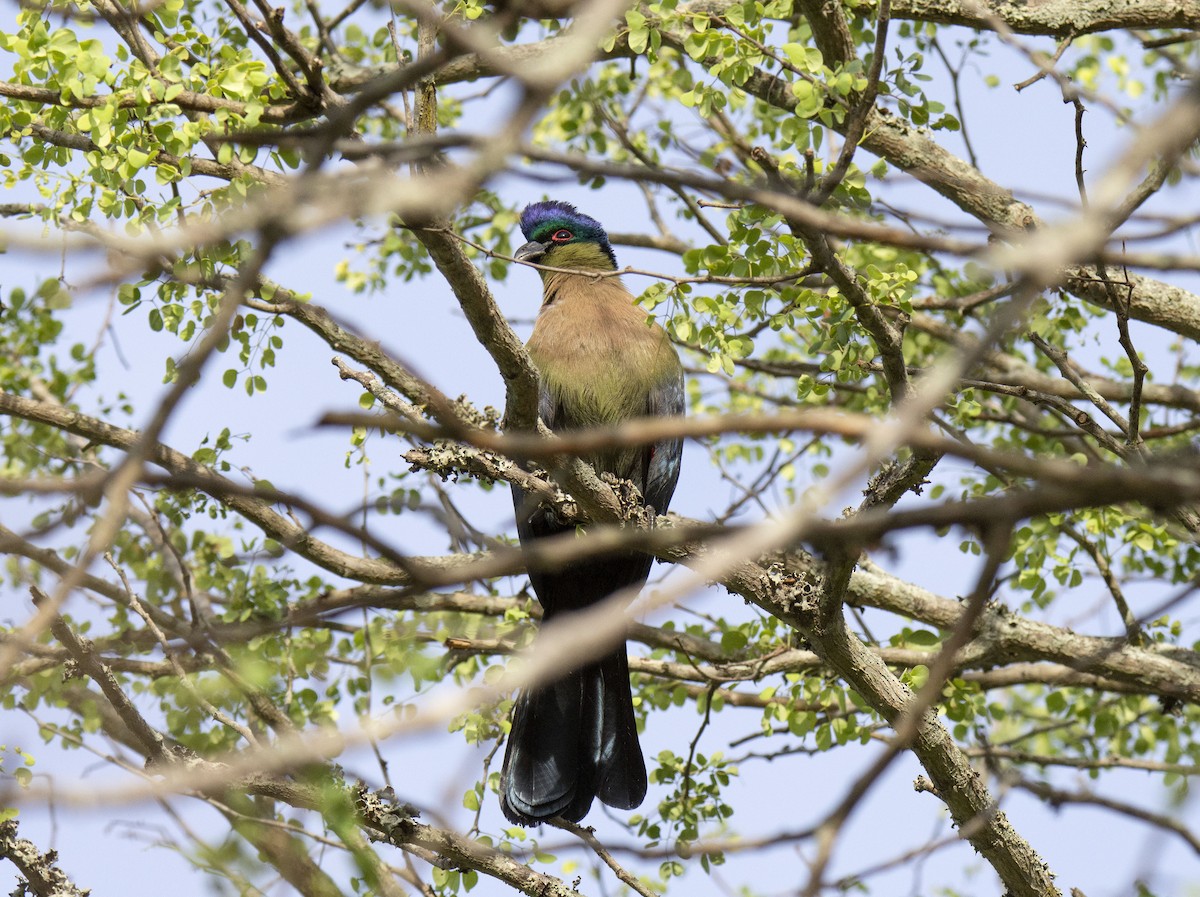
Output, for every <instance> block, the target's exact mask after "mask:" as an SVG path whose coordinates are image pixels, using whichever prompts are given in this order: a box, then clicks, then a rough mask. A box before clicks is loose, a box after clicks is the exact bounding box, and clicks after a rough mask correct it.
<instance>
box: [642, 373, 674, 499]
mask: <svg viewBox="0 0 1200 897" xmlns="http://www.w3.org/2000/svg"><path fill="white" fill-rule="evenodd" d="M683 410H684V397H683V369H682V368H680V369H679V370H678V372H677V373H676V374H675V376H673V377H671V379H670V380H668V381H666V382H664V383H661V384H659V385H658V386H655V387H654V388H653V389H652V390H650V395H649V396H648V397H647V400H646V414H647V415H649V416H650V417H682V416H683ZM647 453H648V455H649V457H648V458H647V464H646V488H645V489H643V490H642V497H643V498H645V499H646V503H647V504H648V505H650V506H651V507H653V508H654V510H655V511H657V512H658V513H659V514H665V513H667V505H668V504H670V502H671V495H672V494H674V492H675V484H676V483H678V482H679V461H680V458H681V457H682V455H683V440H682V439H663V440H660V441H658V442H656V443H654V444H653V445H651V446H650V447H649V449H647Z"/></svg>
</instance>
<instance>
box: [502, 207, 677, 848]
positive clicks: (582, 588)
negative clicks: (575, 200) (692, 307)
mask: <svg viewBox="0 0 1200 897" xmlns="http://www.w3.org/2000/svg"><path fill="white" fill-rule="evenodd" d="M520 225H521V231H522V233H523V234H524V235H525V239H526V240H527V241H528V242H526V243H525V244H524V245H522V246H521V247H520V248H519V249H517V251H516V252H515V253H514V255H513V258H515V259H517V260H519V261H526V262H537V263H539V264H540V265H544V266H547V267H550V268H567V269H572V272H575V271H580V272H585V273H568V272H564V271H550V270H539V273H540V274H541V278H542V304H541V308H540V309H539V311H538V315H537V319H536V321H535V323H534V327H533V333H532V334H531V336H530V338H529V341H528V343H527V344H526V348H527V350H528V352H529V357H530V359H531V360H532V362H533V365H534V367H535V368H536V370H537V374H538V415H539V417H541V419H542V421H543V422H544V423H545V424H546V426H547V427H549V428H550V429H551V430H555V431H564V430H572V429H582V428H589V427H612V426H616V425H618V424H620V423H621V422H623V421H626V420H630V419H632V418H638V417H662V416H682V415H683V413H684V386H683V366H682V365H681V364H680V362H679V356H678V355H677V354H676V352H675V349H674V347H673V346H672V345H671V341H670V338H669V337H668V336H667V333H666V331H665V330H664V329H663V328H662V327H661V326H659V325H658V324H657V323H655V322H654V321H653V320H652V319H649V318H648V316H647V314H646V313H645V312H644V311H642V310H640V309H638V308H637V306H636V305H635V304H634V297H633V295H632V294H631V293H630V292H629V290H628V289H626V287H625V286H624V284H622V283H621V280H620V278H619V277H617V276H615V275H612V274H611V272H613V271H616V270H617V259H616V255H615V253H614V252H613V249H612V246H611V245H610V244H609V240H608V235H607V234H606V233H605V230H604V227H603V226H602V225H601V224H600V223H599V222H598V221H596V220H595V219H594V218H591V217H589V216H587V215H585V214H583V213H581V212H579V211H578V210H577V209H576V208H575V206H573V205H571V204H570V203H566V202H559V201H553V200H551V201H545V202H536V203H533V204H532V205H529V206H526V208H525V209H524V211H523V212H522V213H521V219H520ZM588 272H595V273H588ZM601 274H603V275H608V276H597V275H601ZM682 451H683V441H682V439H677V438H669V439H663V440H660V441H658V442H655V443H652V444H650V445H644V446H635V447H631V448H620V447H610V448H600V449H597V450H596V451H593V452H590V453H588V454H584V455H582V456H581V457H582V459H583V460H585V461H587V462H589V463H590V464H591V465H592V467H593V468H594V469H595V470H596V473H597V474H611V475H612V476H614V477H618V478H621V479H624V480H629V481H631V482H632V483H633V484H634V485H635V486H637V487H638V489H639V490H640V491H641V493H642V497H643V498H644V499H645V501H646V503H647V504H648V505H649V506H650V507H652V508H653V509H654V511H655V513H656V514H665V513H666V511H667V505H668V504H669V502H670V500H671V495H672V494H673V493H674V491H675V485H676V483H677V482H678V480H679V466H680V458H681V455H682ZM512 494H513V507H514V509H515V511H516V519H517V534H518V536H519V537H520V540H521V544H522V545H528V544H530V543H531V542H534V541H536V540H538V539H543V538H546V537H548V536H553V535H555V534H558V533H562V532H569V531H572V530H574V529H575V526H574V524H572V523H566V522H563V521H562V520H560V519H559V518H558V517H557V516H556V514H555V513H554V511H553V510H552V509H551V508H550V507H547V506H546V505H542V504H539V503H538V502H537V500H536V499H534V498H531V497H530V496H529V495H528V494H527V493H526V492H525V491H524V490H522V489H521V488H519V487H518V486H516V485H514V486H513V487H512ZM652 560H653V558H652V557H651V556H650V555H648V554H645V553H644V552H633V551H625V552H621V553H609V554H604V555H601V556H597V557H592V558H589V559H587V560H584V561H578V562H575V563H572V564H569V565H567V566H564V567H561V568H558V569H541V570H533V571H530V574H529V579H530V583H531V585H532V586H533V591H534V594H535V595H536V596H537V599H538V601H539V603H540V604H541V606H542V611H543V613H542V620H543V622H544V623H545V622H549V621H551V620H554V619H556V618H562V617H566V616H568V615H569V614H571V613H573V612H577V611H580V610H583V609H585V608H588V607H590V606H592V605H594V604H596V603H597V602H600V601H603V600H605V599H606V598H607V597H608V596H610V595H612V594H614V593H615V592H618V591H621V590H622V589H625V588H629V587H638V588H640V587H641V586H643V585H645V582H646V578H647V577H648V576H649V573H650V564H651V562H652ZM646 788H647V778H646V763H645V760H644V759H643V757H642V748H641V744H640V743H639V741H638V733H637V720H636V718H635V716H634V710H633V698H632V694H631V692H630V686H629V658H628V656H627V654H626V651H625V645H624V643H622V644H621V645H619V646H618V647H616V648H614V649H613V650H612V651H611V652H609V653H608V654H606V655H604V656H603V657H601V658H599V659H598V660H594V661H591V662H589V663H587V664H584V665H583V666H582V667H581V668H579V669H574V670H571V671H569V672H567V673H565V674H564V675H562V676H561V677H560V678H558V679H556V680H554V681H552V682H550V683H548V684H545V685H539V686H536V687H533V688H529V689H526V690H524V691H522V692H521V693H520V694H519V695H518V696H517V699H516V702H515V703H514V706H513V714H512V725H511V729H510V732H509V736H508V743H507V745H506V747H505V754H504V765H503V768H502V771H501V774H500V807H501V810H502V811H503V812H504V815H505V817H507V818H508V820H509V821H511V822H514V823H517V824H520V825H526V826H528V825H536V824H540V823H541V822H544V821H545V820H547V819H550V818H552V817H554V816H562V817H563V818H565V819H568V820H570V821H572V822H578V821H580V820H581V819H583V817H584V816H585V815H587V812H588V810H589V809H590V808H591V806H592V802H593V801H594V800H595V799H596V798H597V797H598V798H599V799H600V801H601V802H602V803H605V804H607V805H608V806H610V807H613V808H616V809H621V810H632V809H634V808H635V807H638V806H640V805H641V803H642V801H643V800H644V799H645V797H646Z"/></svg>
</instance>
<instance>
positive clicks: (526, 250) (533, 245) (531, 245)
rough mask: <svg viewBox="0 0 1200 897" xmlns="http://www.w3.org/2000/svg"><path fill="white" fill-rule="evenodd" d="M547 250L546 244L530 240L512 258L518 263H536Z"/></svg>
mask: <svg viewBox="0 0 1200 897" xmlns="http://www.w3.org/2000/svg"><path fill="white" fill-rule="evenodd" d="M549 248H550V244H548V243H538V242H536V241H533V240H530V241H529V242H528V243H526V244H525V245H524V246H522V247H520V248H519V249H518V250H517V251H516V252H514V253H513V258H515V259H516V260H517V261H518V262H536V261H537V260H538V259H540V258H541V257H542V256H543V255H545V254H546V250H547V249H549Z"/></svg>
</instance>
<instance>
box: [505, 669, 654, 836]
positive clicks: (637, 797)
mask: <svg viewBox="0 0 1200 897" xmlns="http://www.w3.org/2000/svg"><path fill="white" fill-rule="evenodd" d="M645 796H646V763H645V761H644V760H643V759H642V748H641V745H640V744H638V736H637V723H636V721H635V719H634V715H633V698H632V696H631V694H630V690H629V661H628V658H627V657H626V655H625V646H624V645H622V646H621V648H620V650H618V651H614V652H613V653H612V654H609V655H607V656H606V657H603V658H601V659H600V660H599V661H597V662H595V663H591V664H588V665H587V666H585V667H583V668H582V669H580V670H573V671H572V672H570V673H568V674H567V675H565V676H563V677H562V678H561V679H559V680H557V681H555V682H552V683H550V684H549V685H545V686H542V687H540V688H535V689H531V690H529V691H525V692H522V693H521V695H520V696H519V697H518V698H517V704H516V706H515V707H514V708H513V719H512V732H511V734H510V735H509V737H508V746H507V748H506V749H505V752H504V768H503V771H502V772H501V773H500V808H501V809H502V810H503V811H504V815H505V816H507V817H508V819H509V820H510V821H512V822H515V823H517V824H519V825H536V824H537V823H540V822H541V821H543V820H545V819H549V818H550V817H552V816H563V817H564V818H566V819H569V820H571V821H572V822H578V821H579V820H580V819H582V818H583V817H584V816H585V815H586V814H587V811H588V809H589V808H590V807H591V806H592V800H593V799H594V798H596V797H599V798H600V800H601V801H603V802H604V803H606V804H608V805H609V806H610V807H616V808H618V809H622V810H630V809H633V808H634V807H636V806H638V805H639V804H641V802H642V800H643V799H644V798H645Z"/></svg>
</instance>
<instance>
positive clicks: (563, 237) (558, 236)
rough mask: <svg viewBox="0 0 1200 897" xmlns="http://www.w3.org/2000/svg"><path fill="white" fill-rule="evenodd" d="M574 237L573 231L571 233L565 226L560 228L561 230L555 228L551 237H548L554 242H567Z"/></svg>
mask: <svg viewBox="0 0 1200 897" xmlns="http://www.w3.org/2000/svg"><path fill="white" fill-rule="evenodd" d="M574 238H575V235H574V234H573V233H571V232H570V231H569V230H567V229H566V228H565V227H564V228H562V229H561V230H556V231H555V232H554V235H553V236H552V237H550V239H551V240H552V241H553V242H555V243H569V242H570V241H571V240H573V239H574Z"/></svg>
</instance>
